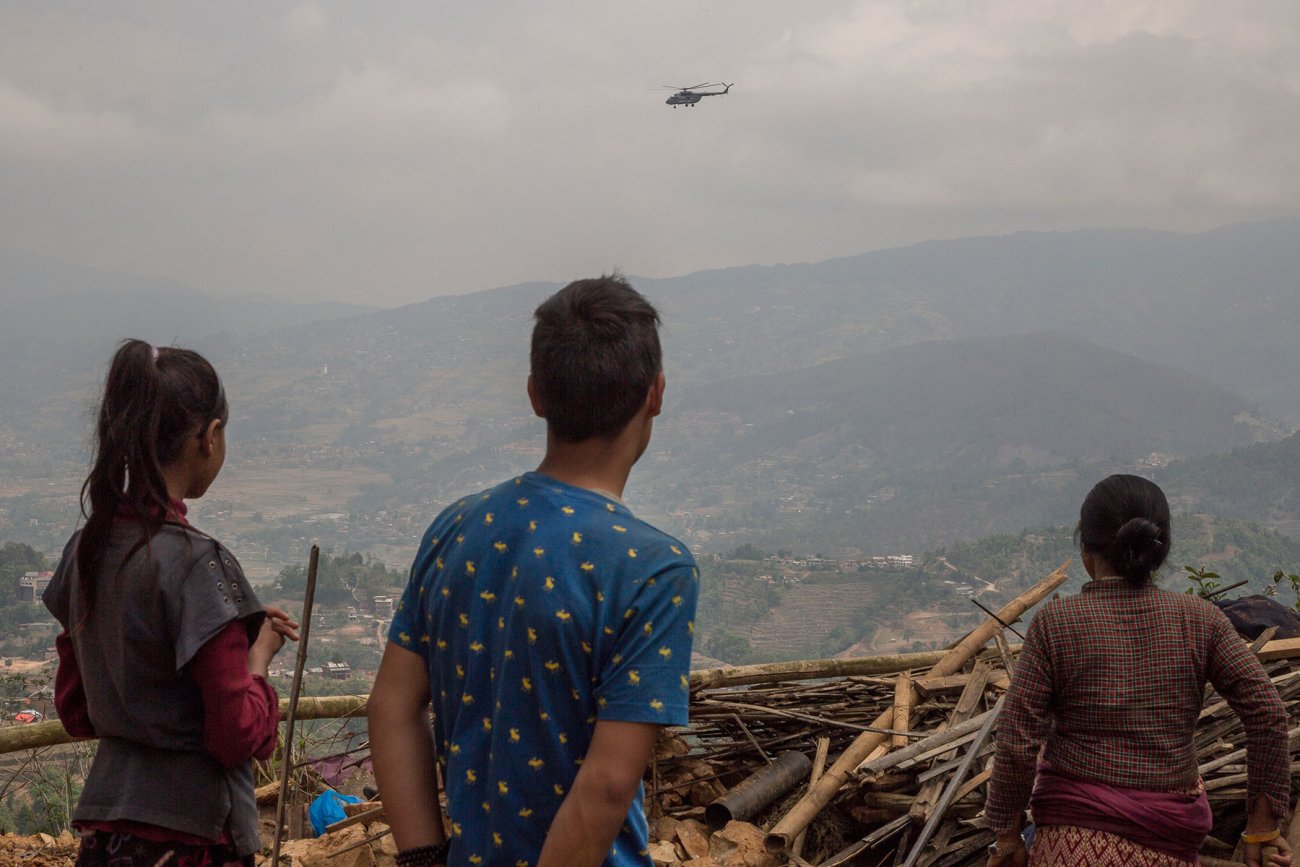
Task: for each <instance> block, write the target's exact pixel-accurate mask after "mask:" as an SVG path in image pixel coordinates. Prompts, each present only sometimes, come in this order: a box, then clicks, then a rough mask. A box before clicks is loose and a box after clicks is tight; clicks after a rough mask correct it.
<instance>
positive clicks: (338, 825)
mask: <svg viewBox="0 0 1300 867" xmlns="http://www.w3.org/2000/svg"><path fill="white" fill-rule="evenodd" d="M383 820H384V805H383V804H380V805H379V806H378V807H374V808H373V809H370V810H366V811H365V812H364V813H356V814H354V815H351V816H348V817H347V818H345V819H339V820H338V821H337V822H335V823H334V824H332V825H326V826H325V833H326V834H332V833H334V832H335V831H342V830H343V829H344V828H351V827H352V826H353V825H364V824H366V823H368V822H382V821H383Z"/></svg>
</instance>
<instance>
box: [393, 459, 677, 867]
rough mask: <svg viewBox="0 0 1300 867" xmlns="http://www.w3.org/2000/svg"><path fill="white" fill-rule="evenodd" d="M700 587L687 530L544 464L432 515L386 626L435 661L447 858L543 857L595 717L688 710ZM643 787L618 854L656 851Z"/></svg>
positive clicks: (667, 720) (631, 861)
mask: <svg viewBox="0 0 1300 867" xmlns="http://www.w3.org/2000/svg"><path fill="white" fill-rule="evenodd" d="M698 586H699V572H698V571H697V570H696V567H695V561H694V559H693V558H692V557H691V555H690V552H688V551H687V550H686V547H685V546H684V545H682V544H681V543H679V542H677V541H676V540H675V539H673V538H672V537H671V536H668V535H666V534H664V533H661V532H660V531H658V530H656V529H655V528H653V527H651V526H650V525H649V524H646V523H645V522H643V521H640V520H638V519H637V518H635V517H633V515H632V513H631V512H630V511H629V510H628V508H627V507H626V506H624V505H623V504H622V503H619V502H617V501H615V500H611V499H609V498H607V497H605V496H602V495H601V494H598V493H595V492H594V491H590V490H586V489H583V488H576V487H573V486H571V485H567V484H564V483H562V482H559V481H557V480H555V479H552V478H550V477H548V476H544V475H542V474H540V473H526V474H524V475H523V476H520V477H519V478H516V479H513V480H511V481H508V482H505V483H504V484H501V485H499V486H497V487H496V488H493V489H491V490H489V491H486V492H484V493H481V494H476V495H474V496H472V497H468V498H466V499H464V500H461V501H460V502H459V503H457V504H456V505H454V506H452V507H451V508H449V509H447V510H446V511H444V512H443V513H442V514H441V515H439V516H438V518H437V520H435V521H434V522H433V524H432V525H431V526H430V527H429V530H428V532H427V533H426V534H425V536H424V539H423V540H422V541H421V544H420V549H419V552H418V553H417V554H416V558H415V564H414V566H413V567H412V569H411V580H410V584H409V585H408V586H407V588H406V592H405V594H404V595H403V597H402V601H401V604H400V605H399V608H398V611H397V614H396V616H395V617H394V618H393V623H392V627H391V628H390V630H389V640H390V641H392V642H394V643H396V644H398V645H400V646H402V647H405V648H407V649H409V650H412V651H414V652H416V653H419V654H420V656H421V657H422V658H423V659H424V661H425V664H426V666H427V667H428V671H429V683H430V685H431V689H432V696H433V711H434V728H435V731H434V734H435V739H436V743H437V744H438V747H439V762H441V763H442V770H443V779H444V780H445V783H446V787H447V800H448V804H449V810H450V816H451V834H452V846H451V854H450V857H449V860H448V864H449V865H504V867H532V865H534V864H536V861H537V857H538V855H539V854H540V852H541V849H542V843H543V841H544V840H545V838H546V832H547V830H548V829H549V828H550V825H551V820H552V819H553V818H554V816H555V813H556V811H557V810H558V809H559V806H560V802H561V801H563V800H564V797H565V795H566V794H567V792H568V790H569V786H570V785H571V784H572V782H573V778H574V777H575V776H576V775H577V773H578V768H579V766H580V765H581V764H582V759H583V756H584V755H585V754H586V752H587V747H588V744H589V743H590V739H591V734H592V729H593V727H594V725H595V723H596V721H597V720H618V721H623V722H645V723H654V724H658V725H685V724H686V722H687V706H688V698H689V688H688V674H689V668H690V658H691V636H692V634H693V633H694V631H695V624H694V622H693V621H694V618H695V603H696V597H697V595H698V592H697V591H698ZM642 797H643V794H642V793H640V792H639V793H638V795H637V797H636V799H635V800H634V801H633V803H632V808H631V810H629V812H628V817H627V821H626V822H625V823H624V825H623V828H622V830H621V831H620V832H619V835H618V837H617V839H616V840H615V842H614V847H613V849H612V850H611V852H610V856H609V858H608V859H606V861H605V864H607V865H611V867H614V865H617V867H623V865H643V867H648V865H650V863H651V862H650V858H649V855H648V854H647V851H646V848H647V844H648V836H649V835H648V829H647V827H646V820H645V815H644V811H643V808H642Z"/></svg>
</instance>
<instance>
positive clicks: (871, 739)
mask: <svg viewBox="0 0 1300 867" xmlns="http://www.w3.org/2000/svg"><path fill="white" fill-rule="evenodd" d="M1069 565H1070V564H1069V561H1066V562H1065V563H1063V564H1061V567H1060V568H1059V569H1057V570H1056V571H1055V572H1053V573H1052V574H1051V575H1048V576H1047V577H1046V578H1044V579H1043V580H1042V581H1040V582H1038V583H1037V584H1035V585H1034V586H1033V587H1031V588H1030V589H1029V590H1027V591H1025V592H1024V593H1022V594H1021V595H1020V596H1018V597H1016V598H1015V599H1013V600H1012V601H1011V602H1010V603H1008V604H1007V606H1006V607H1005V608H1003V609H1002V610H1001V611H999V612H998V620H994V619H989V620H987V621H985V622H984V624H983V625H981V626H979V627H977V628H976V629H975V630H974V631H972V632H971V633H970V634H969V635H967V636H966V637H965V638H963V639H962V640H961V641H959V642H957V645H956V646H955V647H953V648H952V649H951V650H949V651H948V652H946V653H945V654H944V655H943V657H942V658H941V659H940V660H939V661H938V662H936V663H935V665H934V668H933V669H931V671H930V674H931V675H932V676H939V677H942V676H945V675H949V674H955V673H956V672H957V671H958V670H959V669H961V667H962V666H964V665H965V664H966V663H967V662H969V661H970V660H971V659H972V658H974V656H975V655H976V654H977V653H978V652H979V651H980V649H981V648H983V647H984V645H985V644H987V643H988V641H989V639H991V638H992V637H993V633H994V632H995V631H996V630H998V629H1001V628H1002V627H1001V624H1000V623H999V622H998V621H999V620H1000V621H1001V622H1002V623H1015V622H1016V621H1017V620H1019V619H1020V616H1021V615H1022V614H1024V613H1025V612H1026V611H1028V610H1029V609H1030V608H1032V607H1034V606H1035V605H1037V604H1038V603H1039V602H1041V601H1043V600H1044V599H1046V598H1047V596H1048V594H1050V593H1051V592H1052V591H1053V590H1055V589H1056V588H1057V587H1060V586H1061V585H1062V584H1064V583H1065V580H1066V578H1067V577H1068V576H1067V575H1066V572H1065V570H1066V567H1067V566H1069ZM917 698H919V696H917V697H916V698H914V699H913V701H915V700H916V699H917ZM893 716H894V713H893V708H892V707H891V708H889V709H888V710H887V711H886V712H885V713H882V714H881V716H880V718H879V719H877V721H876V723H875V724H876V725H877V726H882V727H883V726H887V725H889V723H890V722H892V721H893ZM884 742H885V735H880V734H877V733H875V732H863V733H862V734H861V735H859V736H858V737H857V738H856V739H855V740H854V741H853V743H852V744H850V745H849V748H848V749H847V750H845V751H844V753H842V754H841V755H840V757H839V758H838V759H836V760H835V763H834V764H833V765H831V767H830V768H829V769H827V771H826V773H825V774H823V775H822V778H821V779H820V780H818V781H817V783H816V785H813V786H810V787H809V789H808V794H806V795H805V796H804V797H803V798H802V799H801V800H800V801H799V802H798V803H796V804H795V805H794V807H793V808H792V809H791V810H790V812H789V813H787V814H786V815H785V816H784V817H783V818H782V819H781V820H780V821H779V822H777V823H776V826H775V827H773V828H772V830H771V832H770V833H769V834H768V836H767V848H768V851H770V852H780V851H782V850H785V849H788V848H789V846H790V844H791V843H792V842H793V841H794V838H795V837H796V836H798V834H799V832H800V831H802V830H803V829H804V828H807V827H808V824H809V823H810V822H812V820H813V819H814V818H815V817H816V816H817V814H818V813H820V812H821V811H822V810H823V809H824V808H825V807H826V805H827V804H829V803H830V802H831V799H832V798H834V797H835V795H836V794H837V793H838V792H839V791H840V789H841V788H843V787H844V784H845V783H847V782H848V780H849V775H850V773H852V771H853V770H854V769H855V768H856V767H857V766H858V765H859V764H861V762H862V761H863V760H864V759H865V758H866V757H867V756H868V755H869V754H870V753H871V752H872V751H873V750H875V749H876V747H878V746H880V745H882V744H883V743H884Z"/></svg>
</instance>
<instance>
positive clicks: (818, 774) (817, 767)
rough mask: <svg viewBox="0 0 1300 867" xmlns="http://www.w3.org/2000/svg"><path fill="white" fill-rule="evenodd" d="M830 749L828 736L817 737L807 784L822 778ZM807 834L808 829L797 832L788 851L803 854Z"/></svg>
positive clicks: (798, 854) (813, 784) (797, 854)
mask: <svg viewBox="0 0 1300 867" xmlns="http://www.w3.org/2000/svg"><path fill="white" fill-rule="evenodd" d="M830 751H831V739H830V738H818V739H817V752H816V753H815V754H813V764H812V776H811V777H810V778H809V780H808V785H809V786H815V785H817V781H818V780H820V779H821V778H822V772H823V771H825V770H826V756H827V754H828V753H830ZM807 836H808V829H807V828H804V829H803V830H802V831H800V832H799V836H798V837H795V838H794V845H792V846H791V847H790V853H791V854H792V855H793V856H794V857H795V858H799V857H800V856H802V855H803V844H804V840H805V839H806V838H807Z"/></svg>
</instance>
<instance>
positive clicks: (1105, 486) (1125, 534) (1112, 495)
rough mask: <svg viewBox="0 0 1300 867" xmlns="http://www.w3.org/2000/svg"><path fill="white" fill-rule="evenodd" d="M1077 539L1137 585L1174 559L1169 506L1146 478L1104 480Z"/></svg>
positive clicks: (1087, 502) (1091, 496)
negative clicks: (1170, 550) (1172, 555)
mask: <svg viewBox="0 0 1300 867" xmlns="http://www.w3.org/2000/svg"><path fill="white" fill-rule="evenodd" d="M1075 538H1076V539H1078V540H1079V543H1080V544H1081V545H1082V546H1083V548H1084V550H1086V551H1088V552H1089V553H1091V554H1095V555H1097V556H1099V557H1101V558H1102V559H1104V560H1105V561H1106V562H1107V563H1109V564H1110V567H1111V568H1112V569H1114V570H1115V574H1117V575H1119V576H1120V577H1122V578H1124V579H1125V580H1127V581H1129V582H1130V583H1132V584H1143V583H1145V582H1147V581H1149V580H1151V576H1152V575H1153V574H1154V573H1155V571H1156V570H1157V569H1159V568H1160V566H1161V565H1162V564H1163V563H1164V562H1165V558H1166V557H1168V556H1169V546H1170V544H1171V543H1172V542H1173V537H1172V535H1171V533H1170V526H1169V501H1168V500H1167V499H1165V493H1164V491H1162V490H1160V487H1159V486H1158V485H1156V484H1155V483H1154V482H1151V481H1148V480H1147V479H1144V478H1142V477H1141V476H1131V475H1122V474H1121V475H1114V476H1110V477H1108V478H1105V479H1102V480H1101V481H1100V482H1098V483H1097V484H1096V485H1094V486H1093V489H1092V490H1091V491H1089V492H1088V496H1087V497H1086V498H1085V499H1084V501H1083V508H1081V509H1080V510H1079V528H1078V529H1077V530H1076V531H1075Z"/></svg>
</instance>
